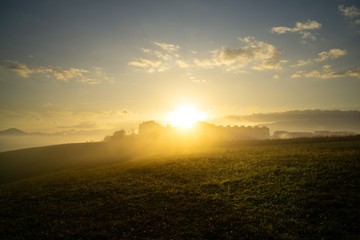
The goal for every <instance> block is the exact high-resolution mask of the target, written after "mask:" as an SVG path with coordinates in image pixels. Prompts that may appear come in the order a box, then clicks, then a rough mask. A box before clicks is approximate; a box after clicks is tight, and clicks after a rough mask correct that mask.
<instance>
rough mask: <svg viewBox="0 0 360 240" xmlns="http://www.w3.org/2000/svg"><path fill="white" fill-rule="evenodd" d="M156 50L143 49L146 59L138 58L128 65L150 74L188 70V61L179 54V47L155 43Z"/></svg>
mask: <svg viewBox="0 0 360 240" xmlns="http://www.w3.org/2000/svg"><path fill="white" fill-rule="evenodd" d="M153 45H154V46H155V49H150V48H142V49H141V50H142V52H143V53H144V54H145V55H146V57H137V58H134V60H132V61H130V62H129V63H128V64H129V65H130V66H132V67H136V68H138V69H141V70H143V71H145V72H148V73H160V72H165V71H168V70H170V69H172V68H174V67H179V68H188V67H189V64H188V63H187V61H185V60H184V59H182V58H181V56H180V54H179V51H178V50H179V49H180V48H181V47H180V46H179V45H176V44H170V43H160V42H154V43H153Z"/></svg>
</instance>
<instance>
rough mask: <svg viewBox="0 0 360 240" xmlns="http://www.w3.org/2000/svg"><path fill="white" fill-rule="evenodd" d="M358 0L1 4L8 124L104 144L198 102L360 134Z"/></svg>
mask: <svg viewBox="0 0 360 240" xmlns="http://www.w3.org/2000/svg"><path fill="white" fill-rule="evenodd" d="M359 8H360V5H359V2H358V1H350V0H341V1H340V0H338V1H337V0H331V1H329V0H321V1H307V0H306V1H286V2H281V3H279V2H278V1H260V0H255V1H232V0H227V1H203V0H196V1H185V2H184V1H159V0H157V1H105V2H104V1H100V2H99V1H40V0H36V1H31V2H30V1H5V2H3V3H2V6H1V9H0V27H1V39H0V119H1V120H0V130H6V129H9V128H18V129H21V130H23V131H25V132H43V133H48V134H50V133H51V134H52V133H66V134H64V135H63V136H65V135H66V137H64V138H63V139H60V138H59V141H58V140H56V143H57V142H74V141H98V140H101V139H102V138H103V137H104V136H105V135H108V134H110V133H112V132H114V131H116V130H119V129H126V130H127V131H128V132H136V131H137V127H138V124H139V123H141V122H143V121H147V120H155V121H158V122H160V123H162V124H165V125H166V124H177V123H176V122H177V121H176V120H174V119H172V120H171V119H169V117H168V116H169V113H171V112H173V111H176V109H179V108H180V109H181V108H182V107H184V106H185V107H186V106H190V107H191V108H193V109H196V111H198V112H199V113H201V114H203V115H202V116H203V117H202V119H201V120H205V121H207V122H210V123H214V124H223V125H227V124H231V125H252V126H254V125H267V126H269V127H270V130H271V131H276V130H290V131H291V130H294V131H300V130H306V131H309V130H319V129H320V130H347V131H359V128H360V127H359V122H360V121H359V110H360V94H358V92H359V89H360V46H359V44H358V43H359V42H360V41H359V40H360V9H359ZM315 109H320V110H316V111H315ZM299 110H301V111H300V112H298V111H299ZM302 110H306V111H302ZM290 115H291V116H290ZM289 116H290V117H289ZM178 118H179V117H178ZM180 118H181V117H180ZM304 119H305V120H304ZM339 119H340V120H339ZM348 123H350V124H348ZM284 128H285V129H284ZM74 134H75V135H79V136H77V137H76V138H75V137H73V138H71V137H69V136H74ZM48 140H49V141H48V143H49V144H50V143H53V142H52V141H50V139H49V138H48ZM0 141H1V142H0V146H1V145H2V146H4V145H8V144H9V143H8V142H6V141H7V140H3V139H0ZM16 142H18V140H16ZM33 142H34V141H33Z"/></svg>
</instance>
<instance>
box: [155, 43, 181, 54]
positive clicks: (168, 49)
mask: <svg viewBox="0 0 360 240" xmlns="http://www.w3.org/2000/svg"><path fill="white" fill-rule="evenodd" d="M154 44H155V45H156V46H158V47H160V48H161V49H162V50H164V51H166V52H176V51H177V50H179V49H180V46H179V45H175V44H169V43H159V42H155V43H154Z"/></svg>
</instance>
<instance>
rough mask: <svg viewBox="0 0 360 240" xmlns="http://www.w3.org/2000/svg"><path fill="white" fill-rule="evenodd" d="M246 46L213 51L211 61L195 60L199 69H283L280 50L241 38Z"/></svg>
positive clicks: (251, 39)
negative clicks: (248, 67)
mask: <svg viewBox="0 0 360 240" xmlns="http://www.w3.org/2000/svg"><path fill="white" fill-rule="evenodd" d="M239 40H240V41H241V43H242V44H243V45H244V46H241V47H239V48H235V49H232V48H228V47H222V48H220V49H216V50H214V51H211V54H212V57H211V58H210V59H204V60H199V59H195V60H194V63H195V64H196V65H197V66H199V67H204V68H214V67H224V68H225V70H227V71H243V69H244V68H245V67H246V66H250V67H251V68H252V69H254V70H259V71H261V70H272V69H281V64H283V63H284V62H286V61H285V60H281V59H280V56H281V52H280V50H279V49H278V48H277V47H275V46H274V45H271V44H269V43H266V42H262V41H258V40H256V39H255V38H253V37H246V38H239Z"/></svg>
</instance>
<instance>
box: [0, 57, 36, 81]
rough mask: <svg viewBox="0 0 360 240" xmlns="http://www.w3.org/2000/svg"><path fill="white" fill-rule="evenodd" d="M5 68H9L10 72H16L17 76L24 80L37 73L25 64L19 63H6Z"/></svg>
mask: <svg viewBox="0 0 360 240" xmlns="http://www.w3.org/2000/svg"><path fill="white" fill-rule="evenodd" d="M3 68H5V69H6V68H7V69H8V70H10V71H13V72H15V73H16V74H17V75H19V76H20V77H23V78H28V77H29V76H30V75H31V74H33V73H34V72H35V71H34V70H33V69H30V68H29V67H28V66H27V65H26V64H25V63H21V62H18V61H11V60H9V61H6V62H5V65H4V66H3Z"/></svg>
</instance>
